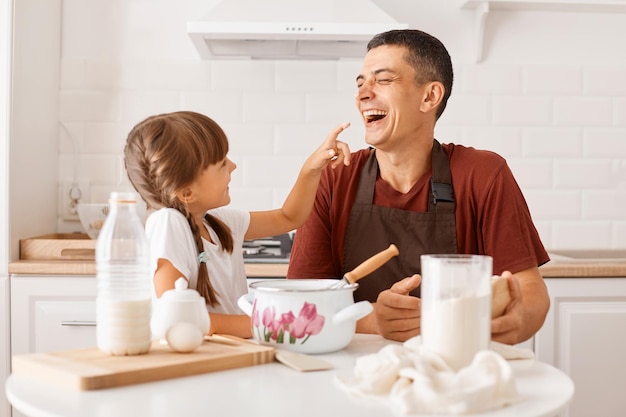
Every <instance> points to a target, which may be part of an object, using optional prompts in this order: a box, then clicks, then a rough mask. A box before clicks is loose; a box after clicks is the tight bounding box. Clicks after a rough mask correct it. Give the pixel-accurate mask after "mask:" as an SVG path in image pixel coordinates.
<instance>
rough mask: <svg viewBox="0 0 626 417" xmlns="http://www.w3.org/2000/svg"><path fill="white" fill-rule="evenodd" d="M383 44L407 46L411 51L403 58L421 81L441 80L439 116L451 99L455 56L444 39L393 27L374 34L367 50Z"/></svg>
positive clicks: (415, 30) (413, 30) (414, 30)
mask: <svg viewBox="0 0 626 417" xmlns="http://www.w3.org/2000/svg"><path fill="white" fill-rule="evenodd" d="M382 45H397V46H403V47H405V48H406V49H407V51H408V54H406V55H405V57H404V58H405V60H406V62H407V63H408V64H409V65H411V66H412V67H413V68H414V69H415V74H416V80H415V81H416V82H417V84H418V85H422V84H425V83H427V82H431V81H439V82H441V83H442V84H443V87H444V90H445V91H444V95H443V98H442V99H441V103H440V104H439V108H438V109H437V114H436V117H437V119H439V116H441V114H442V113H443V111H444V110H445V108H446V104H447V103H448V98H449V97H450V93H451V92H452V82H453V79H454V74H453V70H452V60H451V59H450V54H448V50H447V49H446V47H445V46H444V45H443V43H441V41H440V40H439V39H437V38H435V37H434V36H431V35H429V34H428V33H426V32H422V31H421V30H417V29H403V30H391V31H389V32H383V33H379V34H378V35H376V36H374V37H373V38H372V39H371V40H370V41H369V43H368V44H367V50H368V51H370V50H371V49H374V48H377V47H379V46H382Z"/></svg>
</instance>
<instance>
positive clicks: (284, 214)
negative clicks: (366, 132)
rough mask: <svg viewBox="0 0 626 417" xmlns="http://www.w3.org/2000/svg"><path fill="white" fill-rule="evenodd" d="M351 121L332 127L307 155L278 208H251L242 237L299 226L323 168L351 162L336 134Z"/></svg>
mask: <svg viewBox="0 0 626 417" xmlns="http://www.w3.org/2000/svg"><path fill="white" fill-rule="evenodd" d="M348 126H350V123H344V124H342V125H339V126H337V127H336V128H334V129H333V130H332V131H331V132H330V134H329V135H328V136H327V137H326V140H325V141H324V143H322V145H321V146H320V147H319V148H317V150H316V151H315V152H313V154H312V155H311V156H309V157H308V158H307V160H306V161H305V162H304V165H303V166H302V169H301V170H300V174H299V175H298V178H297V179H296V183H295V184H294V186H293V188H292V189H291V192H290V193H289V195H288V196H287V198H286V199H285V202H284V203H283V206H282V207H281V208H279V209H275V210H268V211H253V212H251V213H250V225H249V226H248V230H247V232H246V235H245V238H246V239H248V240H250V239H258V238H262V237H268V236H274V235H278V234H281V233H286V232H289V231H291V230H293V229H297V228H298V227H300V226H301V225H302V224H303V223H304V222H305V220H306V219H307V218H308V217H309V214H310V213H311V209H312V208H313V203H314V202H315V194H316V192H317V186H318V184H319V180H320V176H321V174H322V170H323V169H324V168H325V167H326V166H327V165H328V164H331V167H332V168H335V167H337V166H339V165H340V164H341V163H343V164H345V165H349V164H350V148H349V147H348V144H346V143H344V142H340V141H338V140H337V137H338V136H339V134H340V133H341V132H343V130H344V129H346V128H347V127H348Z"/></svg>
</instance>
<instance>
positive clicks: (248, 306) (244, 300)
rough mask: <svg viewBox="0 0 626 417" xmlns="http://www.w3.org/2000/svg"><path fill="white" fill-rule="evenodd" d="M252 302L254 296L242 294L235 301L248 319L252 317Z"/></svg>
mask: <svg viewBox="0 0 626 417" xmlns="http://www.w3.org/2000/svg"><path fill="white" fill-rule="evenodd" d="M252 300H254V296H253V294H251V293H248V294H244V295H242V296H241V297H239V299H238V300H237V305H238V306H239V308H240V309H242V310H243V312H244V313H246V314H247V315H248V316H250V317H252Z"/></svg>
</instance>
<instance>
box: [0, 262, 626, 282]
mask: <svg viewBox="0 0 626 417" xmlns="http://www.w3.org/2000/svg"><path fill="white" fill-rule="evenodd" d="M288 267H289V264H286V263H277V264H270V263H246V264H245V270H246V276H247V277H249V278H263V277H285V276H286V275H287V268H288ZM539 271H540V272H541V274H542V275H543V277H544V278H592V277H626V262H623V263H617V262H616V263H608V262H598V263H589V264H585V263H548V264H546V265H543V266H541V267H540V268H539ZM9 274H36V275H95V274H96V266H95V263H94V262H93V261H33V260H22V261H15V262H11V263H9Z"/></svg>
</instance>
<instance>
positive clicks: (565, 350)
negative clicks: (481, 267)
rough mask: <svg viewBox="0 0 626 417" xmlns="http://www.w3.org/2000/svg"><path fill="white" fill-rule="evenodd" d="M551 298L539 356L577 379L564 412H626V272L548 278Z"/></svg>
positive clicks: (608, 415) (605, 415)
mask: <svg viewBox="0 0 626 417" xmlns="http://www.w3.org/2000/svg"><path fill="white" fill-rule="evenodd" d="M546 284H547V285H548V290H549V292H550V298H551V301H552V304H551V307H550V312H549V313H548V316H547V318H546V322H545V324H544V326H543V327H542V328H541V330H540V331H539V332H538V333H537V334H536V335H535V354H536V355H537V358H538V359H539V360H540V361H542V362H546V363H549V364H551V365H553V366H555V367H557V368H559V369H561V370H562V371H564V372H565V373H567V374H568V375H569V376H570V377H571V378H572V380H573V381H574V384H575V387H576V388H575V389H576V391H575V393H574V400H573V402H572V404H571V406H570V408H569V413H566V414H565V416H566V417H587V416H602V417H618V416H619V417H622V416H624V415H626V395H625V393H626V390H625V387H626V360H624V354H625V352H626V278H553V279H546Z"/></svg>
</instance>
